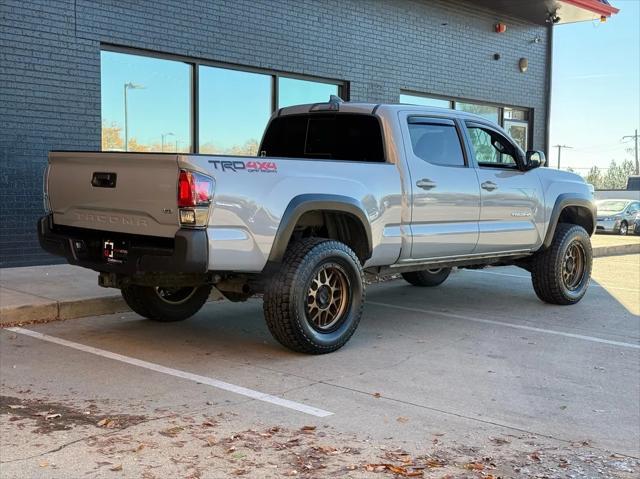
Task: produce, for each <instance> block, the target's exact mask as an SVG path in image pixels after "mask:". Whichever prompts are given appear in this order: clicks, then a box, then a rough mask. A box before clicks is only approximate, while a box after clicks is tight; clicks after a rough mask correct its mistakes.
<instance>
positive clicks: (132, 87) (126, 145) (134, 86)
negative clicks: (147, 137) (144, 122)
mask: <svg viewBox="0 0 640 479" xmlns="http://www.w3.org/2000/svg"><path fill="white" fill-rule="evenodd" d="M143 88H144V85H139V84H137V83H133V82H127V83H125V84H124V151H129V123H128V119H129V118H128V112H127V90H141V89H143Z"/></svg>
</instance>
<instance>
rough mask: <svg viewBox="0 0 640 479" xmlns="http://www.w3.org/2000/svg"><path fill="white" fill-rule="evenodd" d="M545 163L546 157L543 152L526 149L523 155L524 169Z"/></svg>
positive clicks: (537, 166)
mask: <svg viewBox="0 0 640 479" xmlns="http://www.w3.org/2000/svg"><path fill="white" fill-rule="evenodd" d="M546 163H547V158H546V157H545V156H544V153H543V152H542V151H539V150H529V151H527V155H526V157H525V162H524V166H525V170H533V169H534V168H539V167H541V166H544V165H545V164H546Z"/></svg>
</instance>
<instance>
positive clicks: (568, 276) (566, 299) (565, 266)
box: [531, 223, 593, 305]
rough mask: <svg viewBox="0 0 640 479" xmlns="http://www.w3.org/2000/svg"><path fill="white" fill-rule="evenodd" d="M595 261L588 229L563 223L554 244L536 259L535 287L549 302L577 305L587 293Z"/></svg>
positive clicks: (556, 233)
mask: <svg viewBox="0 0 640 479" xmlns="http://www.w3.org/2000/svg"><path fill="white" fill-rule="evenodd" d="M592 262H593V256H592V251H591V240H590V239H589V234H588V233H587V232H586V231H585V229H584V228H583V227H582V226H578V225H573V224H568V223H560V224H559V225H558V226H557V228H556V232H555V236H554V237H553V242H552V243H551V246H549V248H547V249H546V250H544V251H542V252H540V253H538V254H537V255H536V256H535V257H534V258H533V261H532V268H531V280H532V281H533V289H534V290H535V292H536V294H537V295H538V297H539V298H540V299H541V300H542V301H545V302H547V303H551V304H562V305H566V304H575V303H577V302H578V301H580V300H581V299H582V297H583V296H584V295H585V293H586V292H587V288H588V286H589V280H590V279H591V265H592Z"/></svg>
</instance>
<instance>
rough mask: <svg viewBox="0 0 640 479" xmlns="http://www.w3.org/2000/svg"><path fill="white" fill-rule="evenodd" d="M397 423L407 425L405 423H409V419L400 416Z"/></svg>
mask: <svg viewBox="0 0 640 479" xmlns="http://www.w3.org/2000/svg"><path fill="white" fill-rule="evenodd" d="M396 421H398V422H402V423H405V422H408V421H409V418H408V417H404V416H398V417H397V418H396Z"/></svg>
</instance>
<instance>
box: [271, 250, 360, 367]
mask: <svg viewBox="0 0 640 479" xmlns="http://www.w3.org/2000/svg"><path fill="white" fill-rule="evenodd" d="M323 268H335V269H336V270H337V271H338V272H339V274H342V275H343V277H344V278H345V279H346V282H345V283H344V284H345V285H346V287H345V288H344V289H345V291H347V293H346V295H347V296H348V299H344V300H343V301H345V303H344V304H345V309H344V310H343V313H342V314H340V315H339V318H340V319H339V320H338V321H337V323H336V325H335V326H334V327H333V329H328V330H326V331H322V330H319V329H318V327H317V326H314V324H313V322H312V320H311V318H310V314H309V312H308V307H309V306H308V304H309V303H308V301H309V293H310V291H311V290H310V288H311V286H312V281H313V280H314V278H315V277H316V275H317V274H319V273H318V272H319V271H320V270H322V269H323ZM364 295H365V288H364V273H363V271H362V265H361V264H360V260H359V259H358V257H357V256H356V254H355V253H354V252H353V251H352V250H351V249H350V248H349V247H348V246H347V245H345V244H343V243H340V242H338V241H333V240H328V239H323V238H305V239H302V240H299V241H296V242H295V243H293V244H291V245H290V246H289V248H288V249H287V251H286V253H285V255H284V258H283V261H282V264H281V265H280V270H279V271H278V272H277V273H276V274H275V276H274V277H273V278H272V279H271V281H270V282H269V285H268V286H267V288H266V290H265V293H264V304H263V308H264V317H265V320H266V322H267V326H268V328H269V331H270V332H271V334H272V335H273V337H274V338H275V339H276V340H277V341H278V342H279V343H280V344H282V345H283V346H285V347H287V348H289V349H291V350H293V351H296V352H301V353H307V354H325V353H330V352H332V351H336V350H337V349H340V348H341V347H342V346H344V344H345V343H346V342H347V341H348V340H349V338H351V336H352V335H353V333H354V331H355V330H356V328H357V327H358V323H359V322H360V318H361V316H362V308H363V305H364ZM336 317H338V315H336Z"/></svg>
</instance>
